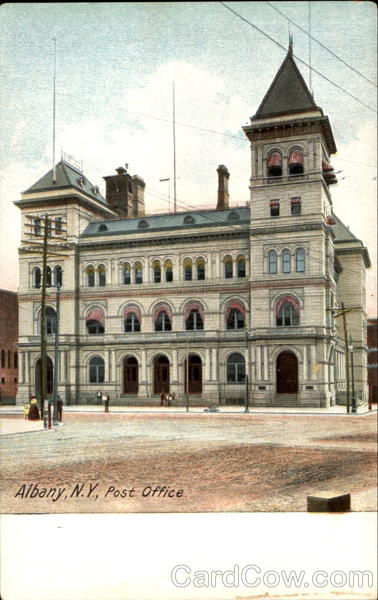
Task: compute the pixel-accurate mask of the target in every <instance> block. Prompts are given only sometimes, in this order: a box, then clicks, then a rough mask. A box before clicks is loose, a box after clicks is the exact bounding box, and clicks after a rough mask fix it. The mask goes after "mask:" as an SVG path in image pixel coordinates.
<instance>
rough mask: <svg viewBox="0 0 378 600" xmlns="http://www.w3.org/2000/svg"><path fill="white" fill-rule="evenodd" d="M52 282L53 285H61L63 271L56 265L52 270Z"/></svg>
mask: <svg viewBox="0 0 378 600" xmlns="http://www.w3.org/2000/svg"><path fill="white" fill-rule="evenodd" d="M54 281H55V285H59V286H62V285H63V270H62V267H61V266H60V265H57V266H56V267H55V269H54Z"/></svg>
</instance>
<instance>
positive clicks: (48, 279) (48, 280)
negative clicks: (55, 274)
mask: <svg viewBox="0 0 378 600" xmlns="http://www.w3.org/2000/svg"><path fill="white" fill-rule="evenodd" d="M51 284H52V273H51V267H47V268H46V285H47V287H51Z"/></svg>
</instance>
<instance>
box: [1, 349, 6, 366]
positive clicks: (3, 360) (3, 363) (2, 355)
mask: <svg viewBox="0 0 378 600" xmlns="http://www.w3.org/2000/svg"><path fill="white" fill-rule="evenodd" d="M1 368H2V369H5V350H2V351H1Z"/></svg>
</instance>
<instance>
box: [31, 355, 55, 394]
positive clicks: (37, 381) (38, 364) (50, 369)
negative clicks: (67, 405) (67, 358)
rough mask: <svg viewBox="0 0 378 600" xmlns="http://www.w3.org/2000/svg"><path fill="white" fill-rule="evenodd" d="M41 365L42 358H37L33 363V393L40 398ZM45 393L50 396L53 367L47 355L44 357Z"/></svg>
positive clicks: (52, 382)
mask: <svg viewBox="0 0 378 600" xmlns="http://www.w3.org/2000/svg"><path fill="white" fill-rule="evenodd" d="M41 367H42V360H41V359H40V358H39V359H38V360H37V362H36V363H35V395H36V396H37V398H38V399H39V400H40V399H41V370H42V369H41ZM46 375H47V377H46V395H47V397H49V396H51V395H52V393H53V386H54V367H53V363H52V360H51V358H50V357H49V356H47V357H46Z"/></svg>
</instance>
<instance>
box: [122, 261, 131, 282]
mask: <svg viewBox="0 0 378 600" xmlns="http://www.w3.org/2000/svg"><path fill="white" fill-rule="evenodd" d="M123 283H124V284H125V285H130V283H131V269H130V265H129V263H126V264H124V265H123Z"/></svg>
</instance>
